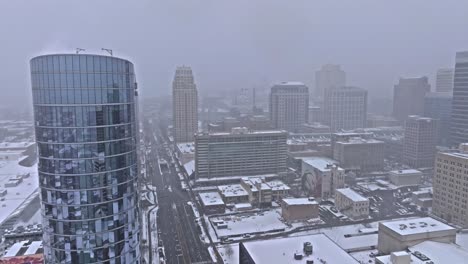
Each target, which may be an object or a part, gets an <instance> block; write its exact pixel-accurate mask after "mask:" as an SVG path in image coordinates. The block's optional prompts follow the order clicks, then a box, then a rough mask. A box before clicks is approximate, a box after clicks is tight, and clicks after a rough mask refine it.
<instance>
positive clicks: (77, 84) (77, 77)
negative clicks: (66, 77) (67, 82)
mask: <svg viewBox="0 0 468 264" xmlns="http://www.w3.org/2000/svg"><path fill="white" fill-rule="evenodd" d="M80 77H81V74H79V73H74V74H73V87H75V88H80V87H81V79H80Z"/></svg>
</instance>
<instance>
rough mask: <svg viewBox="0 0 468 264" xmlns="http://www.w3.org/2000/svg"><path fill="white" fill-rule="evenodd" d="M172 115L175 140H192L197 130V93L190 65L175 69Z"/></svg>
mask: <svg viewBox="0 0 468 264" xmlns="http://www.w3.org/2000/svg"><path fill="white" fill-rule="evenodd" d="M172 116H173V122H174V139H175V141H176V142H177V143H182V142H193V141H194V135H195V133H197V131H198V93H197V86H196V85H195V82H194V78H193V74H192V69H191V68H190V67H186V66H181V67H177V69H176V73H175V76H174V81H173V82H172Z"/></svg>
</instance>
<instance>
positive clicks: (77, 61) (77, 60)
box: [72, 56, 80, 72]
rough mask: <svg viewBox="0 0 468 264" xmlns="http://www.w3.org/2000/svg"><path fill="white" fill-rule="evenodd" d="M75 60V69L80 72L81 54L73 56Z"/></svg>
mask: <svg viewBox="0 0 468 264" xmlns="http://www.w3.org/2000/svg"><path fill="white" fill-rule="evenodd" d="M72 61H73V71H74V72H78V71H80V56H72Z"/></svg>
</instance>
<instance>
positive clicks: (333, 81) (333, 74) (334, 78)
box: [315, 64, 346, 98]
mask: <svg viewBox="0 0 468 264" xmlns="http://www.w3.org/2000/svg"><path fill="white" fill-rule="evenodd" d="M345 85H346V73H345V72H344V71H343V70H342V69H341V67H340V65H335V64H325V65H323V66H322V68H321V69H320V70H318V71H316V72H315V96H317V97H319V98H323V97H324V96H325V92H326V90H327V89H329V88H331V87H342V86H345Z"/></svg>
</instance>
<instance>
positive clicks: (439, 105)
mask: <svg viewBox="0 0 468 264" xmlns="http://www.w3.org/2000/svg"><path fill="white" fill-rule="evenodd" d="M451 115H452V93H450V92H436V93H427V94H426V98H425V104H424V116H427V117H430V118H434V119H438V120H439V132H438V144H440V145H443V146H448V145H449V139H450V118H451Z"/></svg>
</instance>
